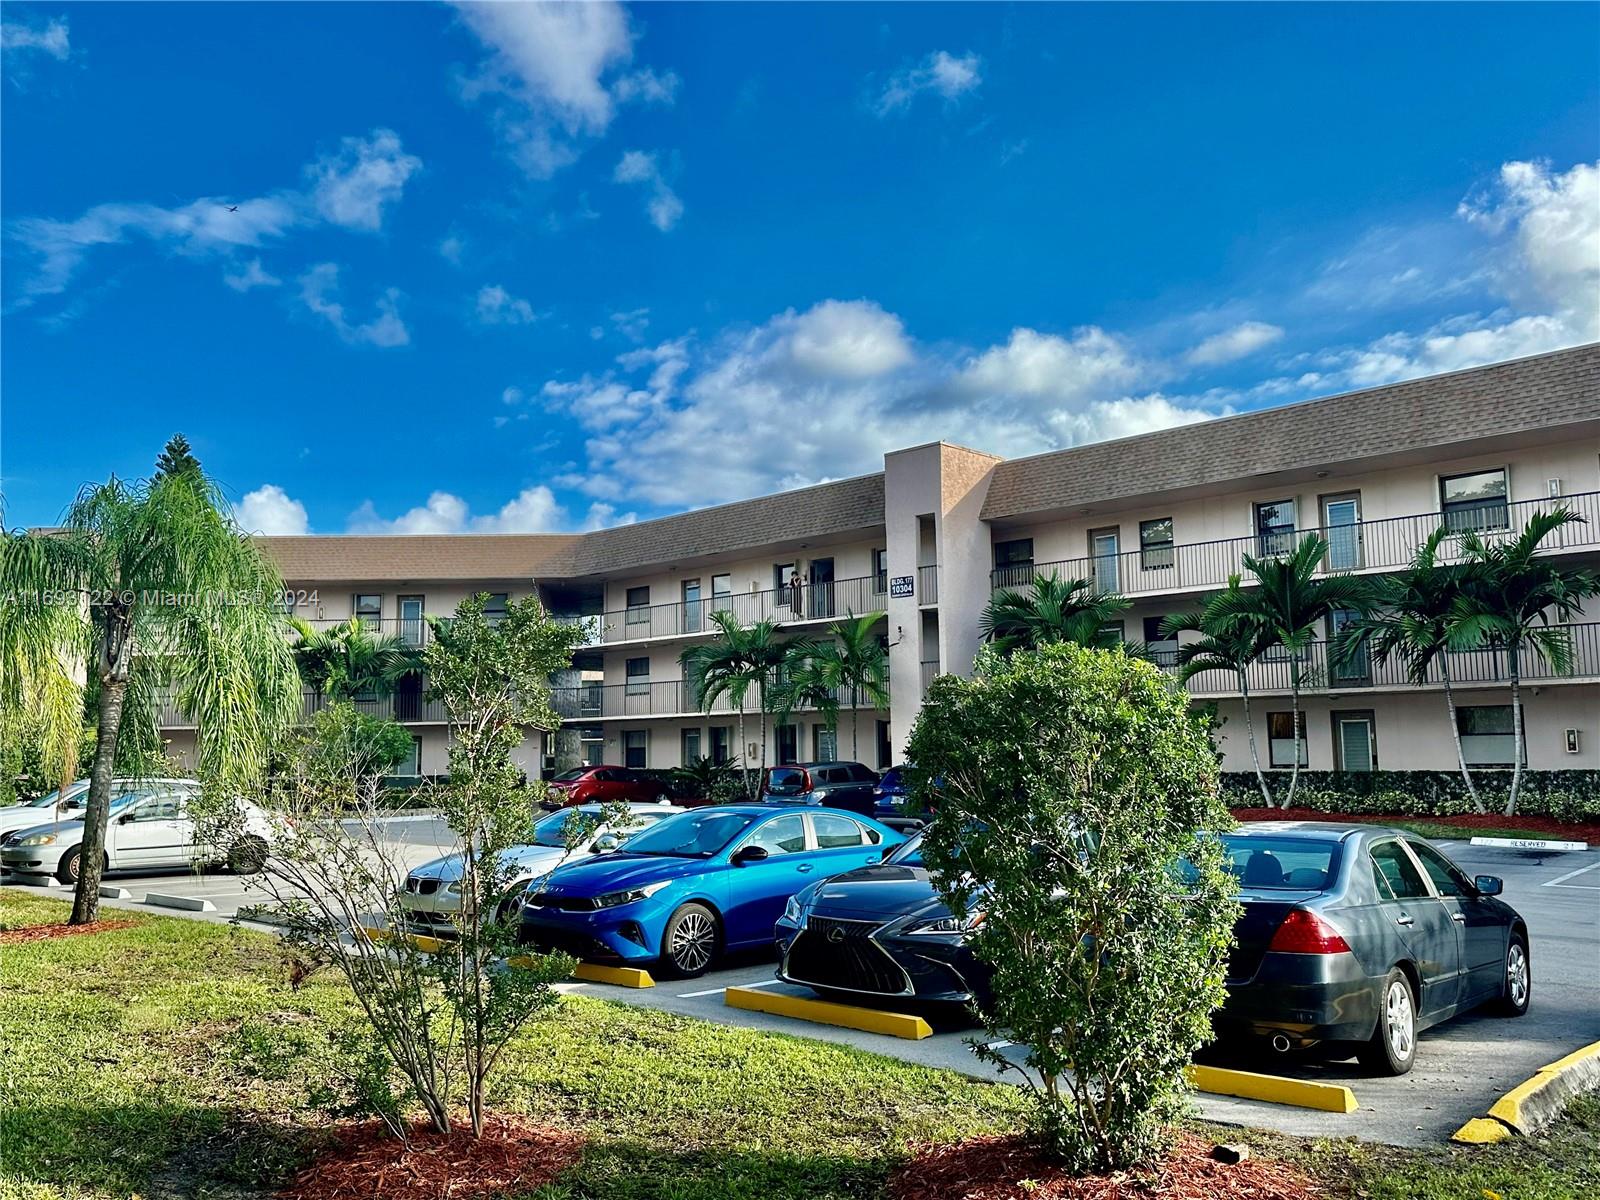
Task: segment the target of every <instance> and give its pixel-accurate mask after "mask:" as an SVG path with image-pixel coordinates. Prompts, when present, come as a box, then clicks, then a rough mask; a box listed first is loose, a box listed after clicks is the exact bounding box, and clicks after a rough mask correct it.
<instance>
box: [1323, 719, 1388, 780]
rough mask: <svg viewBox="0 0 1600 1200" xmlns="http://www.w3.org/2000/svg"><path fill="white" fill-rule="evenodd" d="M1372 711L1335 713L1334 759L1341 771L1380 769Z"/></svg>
mask: <svg viewBox="0 0 1600 1200" xmlns="http://www.w3.org/2000/svg"><path fill="white" fill-rule="evenodd" d="M1373 724H1374V718H1373V714H1372V713H1370V712H1336V713H1334V714H1333V761H1334V763H1335V764H1336V765H1337V768H1338V769H1339V770H1341V771H1375V770H1377V769H1378V743H1377V738H1376V737H1375V736H1374V733H1373Z"/></svg>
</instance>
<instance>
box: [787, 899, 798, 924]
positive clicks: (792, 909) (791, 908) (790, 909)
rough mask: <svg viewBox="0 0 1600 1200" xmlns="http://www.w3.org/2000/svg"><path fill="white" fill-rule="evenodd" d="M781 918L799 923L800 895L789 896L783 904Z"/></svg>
mask: <svg viewBox="0 0 1600 1200" xmlns="http://www.w3.org/2000/svg"><path fill="white" fill-rule="evenodd" d="M783 919H784V920H785V921H791V922H793V923H794V924H796V925H798V924H800V897H799V896H790V897H789V901H788V903H787V904H785V905H784V906H783Z"/></svg>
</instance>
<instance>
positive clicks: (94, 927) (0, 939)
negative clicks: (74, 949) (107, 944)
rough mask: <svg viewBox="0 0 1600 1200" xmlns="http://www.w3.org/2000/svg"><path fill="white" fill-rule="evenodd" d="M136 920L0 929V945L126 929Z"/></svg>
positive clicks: (62, 923)
mask: <svg viewBox="0 0 1600 1200" xmlns="http://www.w3.org/2000/svg"><path fill="white" fill-rule="evenodd" d="M136 924H138V922H137V921H93V922H91V923H90V924H88V925H68V924H67V923H66V922H65V921H62V922H58V923H57V924H54V925H25V926H23V927H22V928H21V929H0V946H14V945H16V944H17V943H18V942H42V941H44V940H45V939H46V938H58V937H76V936H77V935H78V934H80V933H109V932H110V931H111V930H113V929H126V928H127V927H128V926H129V925H136Z"/></svg>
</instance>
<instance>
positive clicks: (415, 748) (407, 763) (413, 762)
mask: <svg viewBox="0 0 1600 1200" xmlns="http://www.w3.org/2000/svg"><path fill="white" fill-rule="evenodd" d="M394 773H395V774H396V775H405V776H416V775H421V774H422V739H421V738H419V737H413V738H412V739H411V753H410V754H408V755H406V756H405V758H403V759H401V760H400V764H399V765H398V766H397V767H395V769H394Z"/></svg>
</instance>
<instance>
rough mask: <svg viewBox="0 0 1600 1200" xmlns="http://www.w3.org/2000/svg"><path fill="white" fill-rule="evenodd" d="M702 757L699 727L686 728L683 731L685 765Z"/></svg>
mask: <svg viewBox="0 0 1600 1200" xmlns="http://www.w3.org/2000/svg"><path fill="white" fill-rule="evenodd" d="M699 757H700V731H699V730H698V729H685V730H684V731H683V765H684V766H686V767H687V766H688V765H689V764H690V763H692V762H694V761H695V759H697V758H699Z"/></svg>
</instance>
